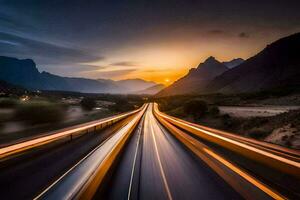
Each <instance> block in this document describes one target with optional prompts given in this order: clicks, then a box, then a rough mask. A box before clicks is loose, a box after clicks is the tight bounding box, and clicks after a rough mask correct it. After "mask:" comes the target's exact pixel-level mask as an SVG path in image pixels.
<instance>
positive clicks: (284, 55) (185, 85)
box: [157, 33, 300, 97]
mask: <svg viewBox="0 0 300 200" xmlns="http://www.w3.org/2000/svg"><path fill="white" fill-rule="evenodd" d="M299 52H300V33H296V34H293V35H290V36H288V37H285V38H282V39H279V40H277V41H275V42H273V43H272V44H270V45H268V46H267V47H266V48H265V49H263V50H262V51H261V52H259V53H258V54H256V55H255V56H253V57H251V58H249V59H247V60H245V61H244V60H242V59H235V60H232V61H230V62H223V63H221V62H219V61H217V60H216V59H215V58H213V57H209V58H208V59H207V60H206V61H205V62H204V63H201V64H200V65H199V66H198V67H197V68H196V69H191V70H190V71H189V73H188V74H187V75H186V76H184V77H183V78H181V79H179V80H178V81H176V82H174V83H173V84H172V85H170V86H169V87H167V88H165V89H163V90H162V91H160V92H159V93H158V94H157V96H158V97H162V96H171V95H182V94H204V93H247V92H256V91H263V90H268V89H274V88H278V87H295V86H296V87H300V78H299V77H300V58H299ZM232 64H233V65H232Z"/></svg>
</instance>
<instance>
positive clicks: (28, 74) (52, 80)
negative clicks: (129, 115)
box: [0, 56, 157, 94]
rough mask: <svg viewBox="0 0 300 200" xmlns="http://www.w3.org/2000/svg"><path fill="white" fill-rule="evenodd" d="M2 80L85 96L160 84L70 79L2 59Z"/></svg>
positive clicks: (31, 63) (133, 91) (28, 63)
mask: <svg viewBox="0 0 300 200" xmlns="http://www.w3.org/2000/svg"><path fill="white" fill-rule="evenodd" d="M0 80H2V81H5V82H7V83H9V84H13V85H17V86H21V87H24V88H26V89H29V90H56V91H71V92H83V93H114V94H116V93H118V94H119V93H120V94H136V93H139V92H140V91H142V90H145V89H148V88H150V87H154V86H156V85H157V84H156V83H155V82H152V81H145V80H142V79H127V80H121V81H113V80H110V79H98V80H94V79H87V78H71V77H63V76H58V75H54V74H51V73H48V72H39V70H38V69H37V67H36V64H35V63H34V61H33V60H31V59H23V60H21V59H17V58H10V57H4V56H0Z"/></svg>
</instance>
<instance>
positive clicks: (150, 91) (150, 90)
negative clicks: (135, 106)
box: [136, 84, 166, 95]
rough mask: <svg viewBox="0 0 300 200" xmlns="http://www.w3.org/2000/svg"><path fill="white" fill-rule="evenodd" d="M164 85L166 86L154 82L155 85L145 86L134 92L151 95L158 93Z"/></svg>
mask: <svg viewBox="0 0 300 200" xmlns="http://www.w3.org/2000/svg"><path fill="white" fill-rule="evenodd" d="M165 87H166V86H165V85H163V84H156V85H154V86H151V87H149V88H146V89H144V90H141V91H138V92H136V94H150V95H153V94H156V93H158V92H159V91H161V90H162V89H164V88H165Z"/></svg>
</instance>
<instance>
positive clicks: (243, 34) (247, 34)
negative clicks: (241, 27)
mask: <svg viewBox="0 0 300 200" xmlns="http://www.w3.org/2000/svg"><path fill="white" fill-rule="evenodd" d="M239 37H240V38H249V37H250V34H249V33H245V32H241V33H239Z"/></svg>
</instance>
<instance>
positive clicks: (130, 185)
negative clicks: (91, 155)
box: [127, 119, 144, 200]
mask: <svg viewBox="0 0 300 200" xmlns="http://www.w3.org/2000/svg"><path fill="white" fill-rule="evenodd" d="M143 120H144V119H143ZM142 123H144V121H143V122H142ZM142 129H143V125H141V129H139V134H138V139H137V144H136V149H135V153H134V160H133V164H132V171H131V176H130V183H129V188H128V196H127V200H129V199H130V195H131V190H132V182H133V176H134V171H135V163H136V159H137V153H138V148H139V144H140V138H141V134H142Z"/></svg>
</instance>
